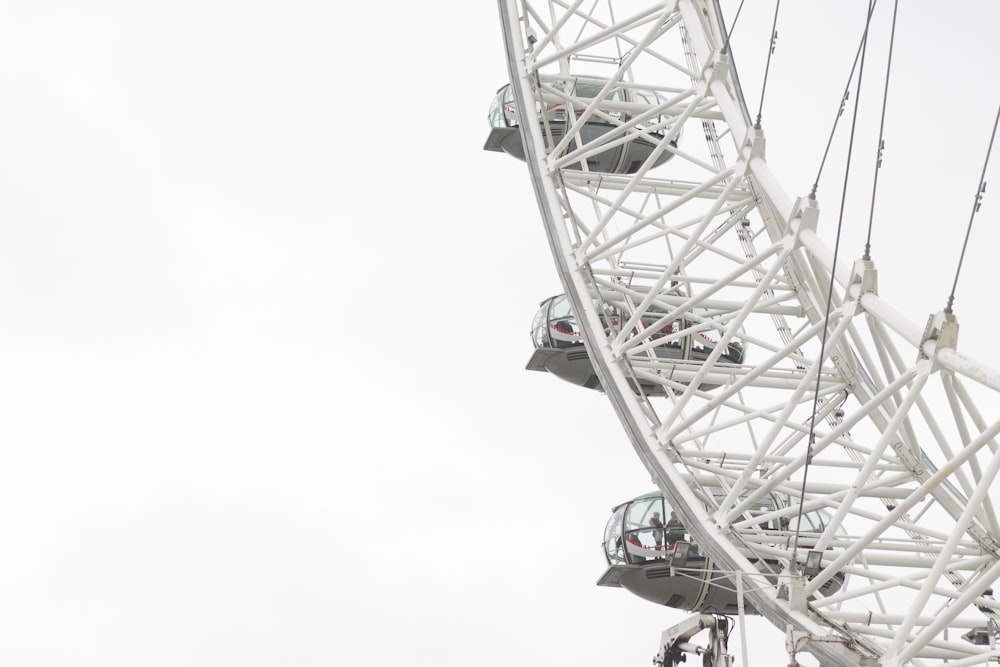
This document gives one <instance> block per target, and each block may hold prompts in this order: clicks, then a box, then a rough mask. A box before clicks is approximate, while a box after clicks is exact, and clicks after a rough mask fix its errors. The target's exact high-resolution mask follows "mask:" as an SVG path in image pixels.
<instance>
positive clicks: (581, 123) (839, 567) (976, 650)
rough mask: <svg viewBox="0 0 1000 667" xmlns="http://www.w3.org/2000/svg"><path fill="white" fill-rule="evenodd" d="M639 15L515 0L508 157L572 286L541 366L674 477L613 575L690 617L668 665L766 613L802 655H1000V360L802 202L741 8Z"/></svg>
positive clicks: (673, 638)
mask: <svg viewBox="0 0 1000 667" xmlns="http://www.w3.org/2000/svg"><path fill="white" fill-rule="evenodd" d="M641 4H643V3H635V2H617V3H615V2H613V1H611V0H598V1H596V2H591V3H583V2H581V1H579V0H573V1H570V0H567V1H562V0H500V2H499V5H500V14H501V20H502V24H503V33H504V37H505V40H506V50H507V55H508V63H509V70H510V77H511V84H510V85H509V86H505V87H504V88H502V89H501V90H500V91H499V92H498V93H497V96H496V99H495V100H494V103H493V106H492V107H491V109H490V124H491V128H492V130H491V133H490V135H489V138H488V140H487V144H486V148H487V149H489V150H496V151H503V152H506V153H509V154H511V155H513V156H515V157H517V158H519V159H523V160H524V161H525V162H526V164H527V166H528V170H529V173H530V179H531V182H532V184H533V187H534V190H535V193H536V195H537V199H538V204H539V209H540V213H541V217H542V220H543V223H544V225H545V228H546V232H547V235H548V238H549V242H550V245H551V249H552V253H553V257H554V260H555V265H556V268H557V271H558V273H559V275H560V278H561V280H562V283H563V285H564V288H565V294H562V295H558V296H555V297H553V298H551V299H548V300H547V301H545V302H543V304H542V308H541V309H540V310H539V312H538V314H537V316H536V318H535V322H534V324H533V327H532V338H533V341H534V343H535V347H536V350H535V354H534V356H533V357H532V359H531V361H530V362H529V366H528V367H529V368H532V369H534V370H542V371H547V372H550V373H553V374H555V375H557V376H559V377H561V378H563V379H565V380H568V381H570V382H573V383H575V384H578V385H581V386H584V387H588V388H591V389H594V390H600V391H603V392H604V393H605V394H606V395H607V397H608V398H609V399H610V402H611V404H612V406H613V408H614V410H615V411H616V413H617V415H618V416H619V418H620V420H621V422H622V424H623V426H624V429H625V431H626V433H627V436H628V439H629V440H630V441H631V444H632V446H633V448H634V449H635V451H636V453H637V454H638V456H639V458H640V459H641V461H642V462H643V464H644V465H645V466H646V468H647V469H648V471H649V472H650V473H651V475H652V477H653V479H654V481H655V482H656V484H657V486H658V487H659V492H658V493H655V494H650V495H649V496H647V497H642V498H638V499H636V500H635V501H633V502H631V503H627V504H625V505H622V506H621V507H619V508H617V509H616V514H615V516H614V517H613V518H612V521H611V522H609V524H608V528H607V531H606V534H605V551H606V554H605V555H606V556H607V559H608V565H609V567H608V571H607V572H606V573H605V576H604V577H602V583H604V584H605V585H614V586H621V587H623V588H627V589H629V590H631V591H632V592H635V593H636V594H639V595H641V596H643V597H647V598H649V599H651V600H654V601H656V602H660V603H662V604H667V605H669V606H675V607H679V608H682V609H687V610H689V611H692V612H694V614H695V617H694V618H695V620H694V621H693V622H692V624H689V625H687V626H685V627H681V628H679V629H678V630H677V631H676V632H673V633H665V634H664V638H665V641H666V643H665V644H663V647H662V648H663V650H662V651H661V654H660V655H659V656H658V660H659V662H661V663H662V664H674V663H675V662H676V661H677V660H678V654H677V653H676V651H678V650H680V649H678V648H677V647H679V646H683V645H684V643H685V642H687V641H688V640H689V639H690V637H691V634H692V632H694V631H696V630H698V629H700V628H704V627H706V624H707V623H708V624H710V623H711V621H707V620H706V615H708V616H713V615H714V617H715V618H721V617H722V616H723V615H726V614H738V615H739V616H740V617H741V618H742V616H743V615H744V614H751V613H752V614H760V615H762V616H764V617H765V618H767V619H768V620H769V621H771V622H772V623H773V624H774V625H776V626H777V627H779V628H780V629H782V630H783V631H785V632H786V645H787V648H788V651H789V653H790V655H791V656H792V660H794V655H795V654H796V653H797V652H799V651H807V652H810V653H812V654H814V655H815V656H816V657H817V658H818V659H819V661H820V662H821V664H823V665H843V666H845V667H846V666H850V665H881V666H883V667H896V666H897V665H904V664H914V665H930V664H936V663H945V662H947V664H949V665H950V666H951V667H965V666H966V665H974V664H984V663H987V662H996V661H998V660H1000V650H998V646H997V643H998V637H1000V627H998V623H1000V603H998V602H997V601H995V600H994V598H993V585H994V582H995V581H996V580H997V578H998V576H1000V519H998V509H1000V507H998V494H1000V485H997V484H995V482H994V480H995V479H996V478H997V475H998V473H1000V442H998V439H997V434H998V433H1000V400H998V398H1000V396H998V394H1000V373H998V372H997V371H995V370H992V369H991V368H989V367H988V366H987V365H985V364H983V363H981V362H979V361H978V360H976V359H973V358H970V357H969V356H967V355H964V354H963V353H962V352H960V351H959V349H958V345H957V340H958V322H957V318H956V317H955V315H954V314H953V313H952V312H950V311H949V309H945V310H944V311H942V312H939V313H935V314H932V315H930V316H929V318H928V319H927V321H926V324H921V325H919V326H918V325H915V324H912V323H911V322H910V320H908V319H906V318H905V317H903V316H902V315H900V314H899V313H898V312H897V311H896V310H895V309H894V308H893V307H892V306H891V305H890V304H888V303H887V302H886V301H885V300H884V299H882V298H881V297H880V296H879V290H878V281H877V266H876V264H875V262H874V260H873V259H871V258H870V257H867V256H862V257H859V258H856V259H855V258H851V259H850V261H848V262H843V261H841V260H839V259H838V255H837V253H836V251H835V250H834V249H831V248H830V247H829V246H828V245H827V244H826V243H825V242H824V241H823V240H821V237H820V235H819V234H818V233H817V229H818V225H819V220H820V203H819V202H818V201H817V200H816V199H815V198H814V197H810V196H808V195H804V196H802V197H799V198H795V199H793V198H791V197H790V196H789V195H788V194H786V192H785V191H784V190H783V189H782V186H781V184H780V183H779V182H778V179H777V178H776V177H775V175H774V174H773V173H772V171H771V170H770V169H769V167H768V163H767V160H766V154H765V145H764V132H763V131H762V130H761V129H760V126H759V123H755V121H754V119H753V118H752V116H751V113H750V111H749V110H748V108H747V106H746V104H745V102H744V97H743V94H742V91H741V88H740V82H739V79H738V76H737V74H736V69H735V65H734V63H733V60H732V58H731V54H730V48H729V44H728V38H727V34H728V33H727V29H726V26H725V24H724V21H723V17H722V15H721V10H720V8H719V5H718V3H717V2H712V1H708V0H675V1H672V2H654V3H648V4H646V5H645V6H640V5H641ZM654 509H655V512H654V511H653V510H654ZM640 510H641V512H640ZM634 512H640V513H641V515H642V518H641V519H634V520H633V519H630V515H631V513H634ZM671 512H673V513H674V514H675V515H676V516H675V517H673V520H674V521H675V522H676V523H675V524H674V526H673V527H671V526H669V525H666V523H667V521H666V520H667V517H668V516H669V515H670V513H671ZM654 515H655V516H654ZM630 521H631V523H630ZM671 642H674V643H673V644H671ZM715 653H716V651H714V649H713V650H712V651H709V652H708V653H706V655H715ZM716 664H718V663H716Z"/></svg>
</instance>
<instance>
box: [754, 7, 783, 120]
mask: <svg viewBox="0 0 1000 667" xmlns="http://www.w3.org/2000/svg"><path fill="white" fill-rule="evenodd" d="M780 7H781V0H774V21H773V22H772V23H771V46H770V48H768V50H767V64H766V65H764V82H763V84H761V87H760V104H759V105H758V106H757V122H756V123H754V125H753V126H754V129H756V130H759V129H760V119H761V114H763V113H764V93H765V92H766V91H767V75H768V73H769V72H770V71H771V56H772V55H773V54H774V45H775V42H777V41H778V9H779V8H780Z"/></svg>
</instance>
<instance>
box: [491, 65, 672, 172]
mask: <svg viewBox="0 0 1000 667" xmlns="http://www.w3.org/2000/svg"><path fill="white" fill-rule="evenodd" d="M541 83H542V86H543V89H544V92H543V96H544V98H545V99H546V103H545V108H544V109H542V108H541V107H539V106H536V109H535V113H536V114H537V115H538V119H539V121H540V122H541V123H542V132H543V134H544V135H545V138H546V141H547V142H549V144H550V145H551V146H557V145H558V144H559V142H561V141H562V140H563V137H565V136H566V131H567V127H572V126H573V120H574V119H575V118H580V117H581V116H582V115H583V113H584V112H585V109H586V105H588V104H589V103H590V102H592V101H593V99H594V98H595V97H596V96H597V95H599V93H600V91H601V90H602V89H603V88H604V86H605V85H606V84H607V80H606V79H597V78H582V77H581V78H569V77H566V78H564V79H557V78H547V77H542V79H541ZM570 98H572V100H571V99H570ZM664 101H665V100H664V98H663V96H662V95H660V94H659V93H658V92H656V91H654V90H643V89H639V88H633V87H629V86H617V87H615V88H612V89H611V91H610V92H609V93H608V95H607V96H606V97H605V98H604V99H603V101H602V102H601V106H600V107H599V108H598V110H597V111H596V113H594V114H593V115H591V116H589V117H588V119H587V120H586V122H584V124H583V127H582V128H580V130H579V142H570V144H569V145H568V147H567V150H568V151H571V150H576V149H577V148H578V147H579V146H580V145H581V143H582V144H583V145H586V144H589V143H591V142H593V141H598V140H600V139H601V137H603V136H604V135H606V134H608V133H609V132H611V131H612V130H614V129H615V128H616V127H619V126H621V125H623V124H628V123H632V122H633V121H634V124H633V126H632V127H631V129H630V130H629V133H630V134H631V138H630V140H629V141H627V142H623V143H619V144H618V145H616V146H609V147H608V148H607V150H604V151H601V152H599V153H595V154H593V155H589V156H587V157H586V158H585V162H586V167H587V170H589V171H596V172H602V173H610V174H634V173H635V172H637V171H639V168H640V167H641V166H642V165H643V163H644V162H646V160H647V159H649V158H650V156H651V155H652V153H653V151H654V149H655V148H656V147H657V145H658V144H659V143H660V142H662V141H663V140H664V139H665V137H666V135H667V134H668V133H669V132H670V131H671V129H672V125H671V121H672V118H671V117H670V116H668V115H666V114H662V113H652V114H650V113H649V112H650V110H651V109H653V108H654V107H656V106H658V105H662V104H663V102H664ZM574 102H575V104H574ZM647 116H648V117H647ZM637 119H638V120H637ZM489 122H490V127H491V128H492V130H491V131H490V135H489V137H488V138H487V140H486V145H485V146H483V148H484V149H485V150H488V151H502V152H504V153H508V154H509V155H513V156H514V157H516V158H518V159H519V160H523V159H524V145H523V143H522V139H521V133H520V131H519V128H520V120H519V118H518V110H517V107H516V106H515V103H514V92H513V90H512V89H511V86H510V84H507V85H506V86H503V87H502V88H500V90H498V91H497V94H496V97H494V98H493V102H492V104H491V105H490V112H489ZM677 137H679V133H678V134H677V135H675V137H674V138H673V139H672V140H671V141H670V145H669V147H667V148H665V149H664V150H663V152H662V153H660V154H659V155H657V157H656V158H655V160H654V162H653V164H652V166H654V167H655V166H658V165H661V164H663V163H664V162H666V161H667V160H669V159H670V158H672V157H673V155H674V154H673V151H672V150H671V148H677ZM608 139H609V143H615V142H616V140H617V139H618V137H617V136H616V137H614V138H610V137H609V138H608ZM571 168H576V169H582V168H583V166H582V164H580V163H577V164H576V165H575V166H571Z"/></svg>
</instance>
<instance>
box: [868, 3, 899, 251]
mask: <svg viewBox="0 0 1000 667" xmlns="http://www.w3.org/2000/svg"><path fill="white" fill-rule="evenodd" d="M898 12H899V0H895V2H894V3H893V5H892V29H891V30H890V32H889V56H888V59H887V60H886V64H885V88H884V89H883V90H882V119H881V120H880V121H879V126H878V144H877V146H878V148H877V152H876V156H875V176H874V177H873V179H872V200H871V204H870V205H869V207H868V236H867V237H866V238H865V254H864V256H863V257H862V259H864V260H865V261H868V260H870V259H871V258H872V257H871V250H872V224H873V223H872V221H873V220H874V219H875V193H876V191H877V190H878V172H879V170H880V169H881V168H882V154H883V152H884V151H885V140H884V139H883V137H884V136H885V134H884V132H885V109H886V106H888V102H889V75H890V73H891V72H892V51H893V45H894V44H895V42H896V15H897V13H898Z"/></svg>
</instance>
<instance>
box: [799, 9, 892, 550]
mask: <svg viewBox="0 0 1000 667" xmlns="http://www.w3.org/2000/svg"><path fill="white" fill-rule="evenodd" d="M874 9H875V0H869V2H868V18H867V20H866V21H865V36H864V38H863V39H862V40H861V51H860V54H859V55H860V61H861V66H860V69H859V70H858V82H857V87H856V88H855V91H854V111H853V113H852V116H851V136H850V139H849V140H848V143H847V164H846V165H845V167H844V184H843V187H842V189H841V194H840V215H839V216H838V218H837V236H836V239H835V241H834V243H833V264H832V266H833V267H834V269H831V271H830V287H829V289H828V290H827V293H826V314H825V315H824V316H823V335H822V336H820V344H819V359H818V360H817V362H816V363H817V365H818V368H817V369H816V388H815V390H814V391H813V405H812V415H810V417H809V440H808V443H807V448H806V461H805V465H804V466H803V467H802V490H801V491H800V493H799V513H798V521H797V522H796V525H795V541H794V542H793V544H794V548H795V549H796V550H797V549H798V547H799V533H800V531H801V530H802V509H803V505H804V504H805V498H806V480H807V478H808V476H809V464H810V463H811V462H812V457H813V447H814V445H815V444H816V413H817V412H818V411H819V390H820V383H821V381H822V379H823V374H822V370H823V359H825V358H826V336H827V332H828V331H829V330H830V311H831V310H832V308H833V286H834V284H835V282H836V281H835V275H836V270H835V267H836V266H837V259H838V257H839V255H840V236H841V232H842V231H843V228H844V207H845V202H846V200H847V185H848V180H849V177H850V175H851V156H852V154H853V153H854V135H855V132H856V131H857V127H858V109H859V108H860V107H861V104H860V102H861V83H862V80H863V79H864V74H865V54H866V53H867V51H868V26H869V25H871V20H872V12H873V11H874ZM857 62H858V58H857V57H855V64H857ZM853 71H854V68H853V67H852V68H851V74H852V76H853ZM824 160H825V156H824ZM818 180H819V179H817V181H818ZM814 192H815V186H814ZM793 553H797V551H793ZM792 562H793V563H796V561H795V560H794V559H793V560H792Z"/></svg>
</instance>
